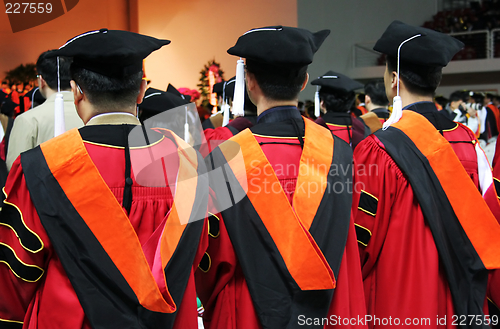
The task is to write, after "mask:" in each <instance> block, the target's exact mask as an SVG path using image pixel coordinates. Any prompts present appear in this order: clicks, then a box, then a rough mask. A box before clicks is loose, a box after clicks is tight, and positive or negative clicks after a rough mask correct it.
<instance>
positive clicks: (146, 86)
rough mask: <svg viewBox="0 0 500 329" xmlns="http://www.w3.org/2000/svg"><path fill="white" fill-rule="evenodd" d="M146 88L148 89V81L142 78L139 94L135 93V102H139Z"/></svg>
mask: <svg viewBox="0 0 500 329" xmlns="http://www.w3.org/2000/svg"><path fill="white" fill-rule="evenodd" d="M146 89H148V82H147V81H146V80H144V79H142V81H141V89H140V90H139V95H137V100H136V102H137V104H141V103H142V100H143V99H144V95H145V94H146Z"/></svg>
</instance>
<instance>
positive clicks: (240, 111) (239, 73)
mask: <svg viewBox="0 0 500 329" xmlns="http://www.w3.org/2000/svg"><path fill="white" fill-rule="evenodd" d="M244 105H245V62H244V61H243V59H241V58H240V59H239V60H238V64H237V65H236V82H235V86H234V96H233V107H232V112H233V115H234V116H235V117H238V116H244V115H245V109H244Z"/></svg>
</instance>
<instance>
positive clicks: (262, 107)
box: [257, 97, 299, 115]
mask: <svg viewBox="0 0 500 329" xmlns="http://www.w3.org/2000/svg"><path fill="white" fill-rule="evenodd" d="M298 104H299V100H298V99H294V100H290V101H277V100H271V99H266V98H264V97H263V98H262V99H261V101H259V102H258V103H257V115H261V114H262V113H263V112H265V111H267V110H269V109H272V108H273V107H278V106H295V107H297V106H298Z"/></svg>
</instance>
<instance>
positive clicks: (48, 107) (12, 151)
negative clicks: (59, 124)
mask: <svg viewBox="0 0 500 329" xmlns="http://www.w3.org/2000/svg"><path fill="white" fill-rule="evenodd" d="M54 52H55V50H49V51H46V52H43V53H42V54H40V56H39V57H38V60H37V62H36V69H37V72H38V86H39V88H40V89H39V90H40V93H41V94H42V96H43V97H44V98H45V99H46V101H45V102H44V103H43V104H41V105H39V106H37V107H35V108H33V109H32V110H29V111H27V112H25V113H22V114H20V115H19V116H17V117H16V119H15V120H14V126H13V127H12V131H11V135H10V139H9V145H8V152H7V168H8V169H9V170H10V168H11V167H12V164H13V163H14V161H15V160H16V159H17V157H18V156H19V155H20V154H21V153H22V152H24V151H27V150H30V149H32V148H34V147H35V146H37V145H40V144H41V143H43V142H45V141H48V140H49V139H51V138H53V137H54V132H55V130H54V125H55V107H56V104H55V103H56V97H57V94H58V88H60V94H61V95H62V97H63V104H64V105H63V106H64V124H65V128H66V130H70V129H72V128H79V127H82V126H83V121H82V119H81V118H80V117H79V116H78V113H77V112H76V108H75V104H74V103H75V100H74V98H73V93H71V86H70V84H69V82H70V80H71V78H70V73H69V68H70V65H71V59H70V58H66V57H59V75H58V66H57V58H56V57H50V56H51V54H52V53H54Z"/></svg>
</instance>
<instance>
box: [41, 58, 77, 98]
mask: <svg viewBox="0 0 500 329" xmlns="http://www.w3.org/2000/svg"><path fill="white" fill-rule="evenodd" d="M55 51H56V50H48V51H46V52H43V53H42V54H41V55H40V56H39V57H38V60H37V62H36V70H37V72H38V74H39V75H41V76H42V78H43V80H45V82H47V85H48V86H49V88H50V89H52V90H57V87H58V80H57V77H58V75H59V81H60V82H59V83H60V88H61V90H69V89H71V86H70V84H69V82H70V80H71V77H70V73H69V68H70V65H71V58H69V57H64V56H60V57H59V73H58V67H57V57H54V56H51V54H52V53H54V52H55Z"/></svg>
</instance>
